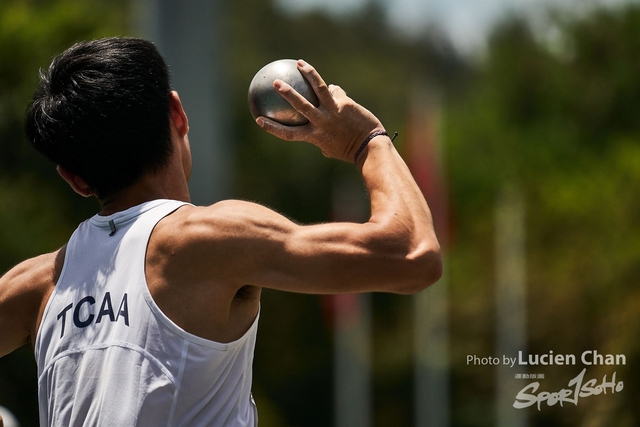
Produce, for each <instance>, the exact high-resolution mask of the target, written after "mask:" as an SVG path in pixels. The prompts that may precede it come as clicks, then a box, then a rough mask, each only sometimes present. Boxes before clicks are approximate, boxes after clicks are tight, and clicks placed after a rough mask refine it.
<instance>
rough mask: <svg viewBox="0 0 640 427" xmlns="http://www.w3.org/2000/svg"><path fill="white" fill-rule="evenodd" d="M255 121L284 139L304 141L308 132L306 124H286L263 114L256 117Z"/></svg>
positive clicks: (272, 133)
mask: <svg viewBox="0 0 640 427" xmlns="http://www.w3.org/2000/svg"><path fill="white" fill-rule="evenodd" d="M256 123H257V124H258V126H260V127H261V128H262V129H264V130H265V131H267V132H268V133H270V134H271V135H273V136H277V137H278V138H280V139H284V140H285V141H304V140H305V136H306V134H307V133H308V131H307V126H308V125H302V126H286V125H283V124H282V123H278V122H276V121H275V120H271V119H269V118H267V117H263V116H260V117H258V118H256Z"/></svg>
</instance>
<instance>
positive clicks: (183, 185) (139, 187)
mask: <svg viewBox="0 0 640 427" xmlns="http://www.w3.org/2000/svg"><path fill="white" fill-rule="evenodd" d="M170 175H171V174H166V173H165V174H149V175H146V176H144V177H142V178H141V179H140V180H138V181H137V182H136V183H134V184H133V185H130V186H129V187H127V188H125V189H123V190H121V191H119V192H117V193H115V194H113V195H112V196H109V197H105V198H104V199H103V200H100V204H101V206H102V209H101V210H100V215H102V216H107V215H112V214H114V213H117V212H120V211H123V210H126V209H129V208H131V207H133V206H137V205H139V204H141V203H144V202H149V201H151V200H157V199H173V200H180V201H183V202H189V201H191V197H190V195H189V188H188V186H187V182H186V180H185V179H182V180H180V179H171V176H170Z"/></svg>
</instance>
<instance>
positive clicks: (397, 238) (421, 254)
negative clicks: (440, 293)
mask: <svg viewBox="0 0 640 427" xmlns="http://www.w3.org/2000/svg"><path fill="white" fill-rule="evenodd" d="M358 167H359V169H360V172H361V174H362V178H363V180H364V183H365V186H366V188H367V190H368V192H369V195H370V200H371V217H370V220H369V224H370V225H371V226H374V227H377V229H376V234H377V235H379V236H384V238H383V240H385V242H386V244H384V245H383V244H380V247H381V250H387V251H390V250H391V251H394V253H393V255H395V256H397V257H404V258H405V259H406V261H407V264H411V265H412V266H414V267H415V271H406V272H405V273H406V274H408V275H409V277H408V279H410V280H415V281H416V282H417V283H416V286H417V287H420V284H421V283H424V285H423V286H428V285H429V284H431V283H433V282H435V281H436V280H437V279H438V278H439V277H440V275H441V269H442V266H441V255H440V246H439V244H438V240H437V238H436V235H435V231H434V228H433V220H432V217H431V212H430V210H429V207H428V205H427V202H426V200H425V199H424V196H423V195H422V192H421V191H420V189H419V187H418V185H417V184H416V182H415V180H414V179H413V176H412V175H411V172H410V171H409V169H408V168H407V165H406V164H405V162H404V161H403V159H402V158H401V157H400V155H399V154H398V152H397V151H396V149H395V148H394V146H393V144H392V142H391V140H390V139H389V137H388V136H383V135H381V136H377V137H375V138H373V139H372V140H371V141H370V142H369V144H368V145H367V147H366V148H365V150H364V151H363V152H362V154H361V156H360V158H359V159H358ZM389 255H392V254H389ZM411 275H415V277H411Z"/></svg>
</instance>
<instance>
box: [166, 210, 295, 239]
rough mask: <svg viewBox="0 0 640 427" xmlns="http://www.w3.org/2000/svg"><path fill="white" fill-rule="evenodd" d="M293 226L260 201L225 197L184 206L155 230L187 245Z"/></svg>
mask: <svg viewBox="0 0 640 427" xmlns="http://www.w3.org/2000/svg"><path fill="white" fill-rule="evenodd" d="M295 227H296V225H295V224H294V223H293V222H292V221H290V220H289V219H288V218H286V217H284V216H282V215H280V214H279V213H277V212H275V211H274V210H272V209H269V208H267V207H265V206H263V205H260V204H257V203H252V202H246V201H241V200H225V201H221V202H218V203H215V204H213V205H211V206H185V207H183V208H181V209H179V210H177V211H176V212H174V213H173V214H171V215H169V216H168V217H166V218H165V219H163V220H162V221H160V223H158V225H157V227H156V231H157V232H158V234H160V235H164V236H165V237H167V238H170V239H171V240H172V242H173V243H174V244H176V243H178V244H180V243H182V244H186V245H188V244H194V243H205V242H217V243H221V242H229V243H230V242H232V241H234V240H238V239H240V240H244V239H246V238H258V237H260V236H261V235H262V234H263V233H278V232H279V231H280V232H287V231H290V230H291V229H292V228H295ZM176 230H179V233H176ZM261 230H262V232H261Z"/></svg>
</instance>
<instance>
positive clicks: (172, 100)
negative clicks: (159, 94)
mask: <svg viewBox="0 0 640 427" xmlns="http://www.w3.org/2000/svg"><path fill="white" fill-rule="evenodd" d="M169 111H170V117H171V122H172V123H173V125H174V126H175V127H176V130H177V131H178V134H179V135H180V137H184V136H185V135H186V134H187V133H189V119H187V114H186V113H185V112H184V108H183V107H182V102H181V101H180V97H179V96H178V92H176V91H175V90H172V91H171V92H170V93H169Z"/></svg>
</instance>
